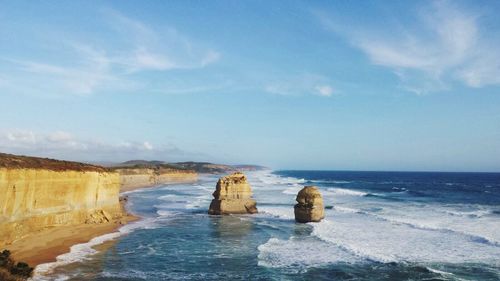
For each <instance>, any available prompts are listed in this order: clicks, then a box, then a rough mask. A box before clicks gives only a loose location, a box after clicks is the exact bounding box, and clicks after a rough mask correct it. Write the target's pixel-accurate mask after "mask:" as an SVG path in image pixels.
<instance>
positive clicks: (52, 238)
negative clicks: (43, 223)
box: [6, 214, 138, 267]
mask: <svg viewBox="0 0 500 281" xmlns="http://www.w3.org/2000/svg"><path fill="white" fill-rule="evenodd" d="M137 219H138V217H136V216H134V215H132V214H126V215H124V216H123V217H122V218H120V219H119V220H117V221H112V222H109V223H101V224H80V225H68V226H55V227H50V228H47V229H44V230H41V231H38V232H36V233H33V234H31V235H28V236H26V237H23V238H22V239H19V240H17V241H15V242H14V243H12V244H11V245H8V246H6V248H7V249H8V250H10V251H11V252H12V257H13V258H14V259H15V260H17V261H23V262H26V263H28V264H29V265H30V266H32V267H35V266H37V265H39V264H42V263H47V262H53V261H56V258H57V256H59V255H61V254H64V253H67V252H69V251H70V248H71V246H73V245H76V244H80V243H86V242H88V241H90V240H91V239H92V238H94V237H98V236H101V235H104V234H107V233H111V232H114V231H116V230H118V228H120V227H121V226H123V225H125V224H127V223H129V222H132V221H135V220H137Z"/></svg>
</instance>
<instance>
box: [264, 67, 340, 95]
mask: <svg viewBox="0 0 500 281" xmlns="http://www.w3.org/2000/svg"><path fill="white" fill-rule="evenodd" d="M264 90H265V91H266V92H268V93H271V94H277V95H297V96H298V95H307V94H310V95H318V96H323V97H330V96H332V94H333V93H334V90H333V87H332V86H331V85H330V80H329V79H328V78H326V77H324V76H321V75H317V74H308V73H306V74H301V75H295V76H290V77H285V78H282V79H279V80H276V81H272V82H269V83H267V84H265V86H264Z"/></svg>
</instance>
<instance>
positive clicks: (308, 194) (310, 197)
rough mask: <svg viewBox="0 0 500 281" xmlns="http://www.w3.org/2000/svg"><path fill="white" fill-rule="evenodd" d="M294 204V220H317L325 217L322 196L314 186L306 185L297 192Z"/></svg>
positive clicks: (303, 221) (302, 221) (304, 221)
mask: <svg viewBox="0 0 500 281" xmlns="http://www.w3.org/2000/svg"><path fill="white" fill-rule="evenodd" d="M296 200H297V202H298V203H297V204H295V207H294V212H295V220H296V221H297V222H301V223H306V222H319V221H321V220H322V219H323V218H324V217H325V208H324V206H323V197H321V193H320V192H319V189H318V188H317V187H315V186H306V187H304V188H303V189H301V190H300V191H299V193H298V194H297V199H296Z"/></svg>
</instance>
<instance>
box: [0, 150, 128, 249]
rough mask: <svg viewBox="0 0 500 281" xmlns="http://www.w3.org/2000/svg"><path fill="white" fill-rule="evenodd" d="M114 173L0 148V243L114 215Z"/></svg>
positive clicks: (117, 212)
mask: <svg viewBox="0 0 500 281" xmlns="http://www.w3.org/2000/svg"><path fill="white" fill-rule="evenodd" d="M119 193H120V176H119V174H118V173H114V172H111V171H109V170H107V169H105V168H103V167H99V166H94V165H88V164H82V163H76V162H68V161H58V160H52V159H42V158H35V157H24V156H14V155H9V154H0V249H1V248H2V247H3V246H6V245H9V244H11V243H13V242H14V241H16V240H18V239H21V238H23V237H24V236H27V235H29V234H34V233H36V232H37V231H40V230H43V229H46V228H49V227H54V226H67V225H78V224H97V223H106V222H111V221H116V220H119V219H120V218H121V217H122V215H123V210H122V208H121V205H120V202H119Z"/></svg>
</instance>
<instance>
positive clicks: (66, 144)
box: [0, 130, 196, 161]
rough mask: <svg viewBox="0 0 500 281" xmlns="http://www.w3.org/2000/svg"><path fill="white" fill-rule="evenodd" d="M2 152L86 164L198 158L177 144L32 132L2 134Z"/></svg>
mask: <svg viewBox="0 0 500 281" xmlns="http://www.w3.org/2000/svg"><path fill="white" fill-rule="evenodd" d="M0 151H2V152H7V153H14V154H24V155H35V156H43V157H53V158H60V159H73V160H82V161H100V160H106V161H108V160H109V161H121V160H130V159H160V160H175V159H184V160H185V159H186V158H185V157H188V156H193V157H195V156H196V154H192V153H188V152H185V151H182V150H180V149H179V148H177V147H176V146H175V145H173V144H161V145H157V146H156V145H153V144H152V143H151V142H149V141H142V142H141V141H118V142H115V143H109V142H102V141H96V140H87V139H82V138H78V137H75V136H74V135H72V134H71V133H69V132H65V131H56V132H50V133H37V132H34V131H30V130H12V131H3V132H0Z"/></svg>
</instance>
